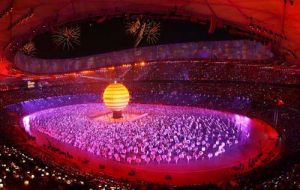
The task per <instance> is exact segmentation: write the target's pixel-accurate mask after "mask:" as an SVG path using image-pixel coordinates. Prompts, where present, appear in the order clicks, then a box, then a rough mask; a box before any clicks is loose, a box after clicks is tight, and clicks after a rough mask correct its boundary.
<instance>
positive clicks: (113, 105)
mask: <svg viewBox="0 0 300 190" xmlns="http://www.w3.org/2000/svg"><path fill="white" fill-rule="evenodd" d="M103 101H104V104H105V105H106V107H107V108H109V109H110V110H112V111H113V118H115V119H118V118H122V110H123V109H124V108H125V107H126V106H127V105H128V102H129V92H128V89H127V88H126V87H125V86H124V85H123V84H120V83H113V84H110V85H108V86H107V87H106V88H105V90H104V93H103Z"/></svg>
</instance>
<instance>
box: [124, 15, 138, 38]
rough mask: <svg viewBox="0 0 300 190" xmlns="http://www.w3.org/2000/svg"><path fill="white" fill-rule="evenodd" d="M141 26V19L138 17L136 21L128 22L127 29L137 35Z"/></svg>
mask: <svg viewBox="0 0 300 190" xmlns="http://www.w3.org/2000/svg"><path fill="white" fill-rule="evenodd" d="M140 27H141V22H140V19H136V20H135V21H129V22H128V23H127V24H126V31H127V32H128V33H129V34H132V35H136V34H137V33H138V30H139V28H140Z"/></svg>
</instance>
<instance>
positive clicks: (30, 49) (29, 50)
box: [22, 42, 36, 56]
mask: <svg viewBox="0 0 300 190" xmlns="http://www.w3.org/2000/svg"><path fill="white" fill-rule="evenodd" d="M22 51H23V53H24V54H26V55H30V56H32V55H34V54H35V53H36V48H35V45H34V43H33V42H28V43H26V44H25V45H24V46H23V48H22Z"/></svg>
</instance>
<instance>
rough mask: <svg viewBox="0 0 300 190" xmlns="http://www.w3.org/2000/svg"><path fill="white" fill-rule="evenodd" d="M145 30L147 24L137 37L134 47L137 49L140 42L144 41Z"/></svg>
mask: <svg viewBox="0 0 300 190" xmlns="http://www.w3.org/2000/svg"><path fill="white" fill-rule="evenodd" d="M145 29H146V23H144V24H143V25H142V27H141V29H140V31H139V34H138V35H137V38H136V40H135V44H134V47H137V46H138V45H139V44H140V42H141V41H142V39H143V37H144V34H145Z"/></svg>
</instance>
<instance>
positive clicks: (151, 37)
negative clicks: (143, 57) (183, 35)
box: [145, 22, 160, 44]
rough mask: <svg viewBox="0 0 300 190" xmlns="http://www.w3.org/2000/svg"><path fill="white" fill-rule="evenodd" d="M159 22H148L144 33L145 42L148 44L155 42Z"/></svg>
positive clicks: (157, 35)
mask: <svg viewBox="0 0 300 190" xmlns="http://www.w3.org/2000/svg"><path fill="white" fill-rule="evenodd" d="M159 29H160V24H159V23H156V22H150V23H149V24H148V27H147V32H146V33H145V35H146V39H147V42H148V43H149V44H155V43H157V41H158V37H159Z"/></svg>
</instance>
